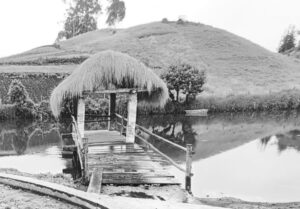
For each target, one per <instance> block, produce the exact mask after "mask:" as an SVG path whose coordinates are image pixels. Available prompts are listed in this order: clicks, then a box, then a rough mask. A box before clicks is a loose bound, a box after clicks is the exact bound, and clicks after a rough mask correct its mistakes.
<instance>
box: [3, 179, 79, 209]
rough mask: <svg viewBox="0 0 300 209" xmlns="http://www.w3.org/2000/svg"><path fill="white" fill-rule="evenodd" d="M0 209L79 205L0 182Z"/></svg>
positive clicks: (71, 208) (54, 208)
mask: <svg viewBox="0 0 300 209" xmlns="http://www.w3.org/2000/svg"><path fill="white" fill-rule="evenodd" d="M0 208H1V209H41V208H43V209H79V207H76V206H73V205H70V204H68V203H65V202H61V201H58V200H56V199H53V198H51V197H47V196H41V195H37V194H33V193H30V192H26V191H23V190H20V189H13V188H11V187H9V186H5V185H2V184H0Z"/></svg>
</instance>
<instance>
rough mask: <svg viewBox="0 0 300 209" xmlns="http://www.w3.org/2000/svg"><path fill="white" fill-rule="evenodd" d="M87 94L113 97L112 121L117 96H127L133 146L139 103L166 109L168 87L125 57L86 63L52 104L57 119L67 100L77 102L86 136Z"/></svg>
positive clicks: (105, 56)
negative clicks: (85, 101)
mask: <svg viewBox="0 0 300 209" xmlns="http://www.w3.org/2000/svg"><path fill="white" fill-rule="evenodd" d="M88 92H94V93H95V92H96V93H105V94H109V95H110V108H109V115H110V116H112V117H113V115H114V113H115V106H116V93H126V94H128V95H129V97H128V98H129V99H128V107H127V110H128V118H127V119H128V123H127V133H126V141H127V142H132V140H133V138H134V128H135V122H136V110H137V99H139V102H140V103H139V104H140V105H143V106H148V107H149V106H152V107H153V106H163V105H164V104H165V103H166V101H167V99H168V89H167V86H166V84H165V83H164V82H163V81H162V80H161V79H160V78H159V77H158V76H157V75H156V74H155V73H154V72H153V71H152V70H150V69H149V68H147V67H146V66H145V65H144V64H142V63H141V62H139V61H138V60H136V59H134V58H133V57H130V56H128V55H126V54H123V53H120V52H114V51H103V52H100V53H97V54H95V55H93V56H92V57H90V58H89V59H88V60H86V61H85V62H83V63H82V64H81V65H80V66H79V67H78V68H77V69H76V70H74V71H73V73H72V74H71V75H70V76H69V77H68V78H66V79H65V80H64V81H63V82H62V83H60V84H59V85H58V86H57V87H56V88H55V89H54V91H53V92H52V95H51V99H50V103H51V109H52V112H53V114H54V115H55V116H56V117H58V116H59V114H60V112H61V106H62V104H63V101H64V100H66V99H74V98H76V99H77V102H78V103H77V104H78V105H77V122H78V126H79V129H80V132H81V135H82V136H83V135H84V113H85V105H84V97H85V95H86V94H87V93H88Z"/></svg>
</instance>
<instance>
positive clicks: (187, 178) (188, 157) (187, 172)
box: [185, 144, 193, 193]
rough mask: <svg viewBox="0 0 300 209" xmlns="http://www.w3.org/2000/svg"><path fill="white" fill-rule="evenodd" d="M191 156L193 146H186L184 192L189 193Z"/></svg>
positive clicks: (190, 189)
mask: <svg viewBox="0 0 300 209" xmlns="http://www.w3.org/2000/svg"><path fill="white" fill-rule="evenodd" d="M192 156H193V146H192V145H191V144H187V145H186V170H185V190H186V191H188V192H189V193H191V192H192V188H191V185H192V183H191V178H192V160H193V159H192Z"/></svg>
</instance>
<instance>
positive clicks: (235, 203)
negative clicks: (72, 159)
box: [0, 169, 300, 209]
mask: <svg viewBox="0 0 300 209" xmlns="http://www.w3.org/2000/svg"><path fill="white" fill-rule="evenodd" d="M0 172H2V173H7V174H13V175H18V176H25V177H30V178H34V179H39V180H42V181H44V182H52V183H56V184H61V185H64V186H67V187H70V188H74V189H76V190H78V191H85V189H86V188H85V187H79V186H78V184H75V183H74V182H73V181H72V179H70V178H69V177H67V176H68V175H65V174H57V175H51V174H36V175H33V174H28V173H23V172H19V171H17V170H15V169H0ZM0 188H3V189H1V193H0V196H1V195H2V196H6V197H7V198H6V199H3V200H2V202H1V201H0V206H2V205H5V206H7V205H8V207H10V205H9V203H10V202H13V199H14V198H13V196H11V194H12V191H13V190H16V191H18V194H20V195H21V197H23V196H25V197H27V196H28V193H30V195H32V196H34V197H40V195H38V194H33V193H35V192H32V191H31V192H29V191H25V190H23V189H21V190H20V189H17V186H16V187H15V186H13V187H11V186H7V185H5V184H2V183H0ZM13 193H14V192H13ZM101 195H104V196H109V197H112V198H118V197H120V198H122V197H124V198H125V197H126V198H128V197H129V198H133V199H132V200H138V199H140V200H147V199H148V200H154V201H161V202H170V203H174V204H176V203H178V204H180V203H181V204H182V203H188V205H190V204H192V205H202V206H212V207H218V208H233V209H254V208H255V209H285V208H290V209H296V208H300V201H299V202H287V203H275V202H274V203H268V202H250V201H244V200H241V199H237V198H234V197H224V198H199V197H193V196H191V195H187V194H185V193H184V192H182V191H175V190H174V188H173V187H171V186H169V187H165V188H163V187H155V186H137V187H131V186H112V185H105V186H103V193H101ZM42 196H43V198H46V199H47V200H46V201H48V200H50V202H51V203H52V204H62V205H63V206H65V205H66V206H68V205H69V203H67V202H65V201H58V200H56V199H55V198H50V197H47V196H44V195H42ZM8 200H9V201H10V202H9V201H8ZM25 202H26V201H25ZM48 205H49V204H48ZM50 205H51V204H50ZM49 208H50V207H49ZM67 208H68V207H67ZM71 208H72V207H71ZM75 208H76V207H75Z"/></svg>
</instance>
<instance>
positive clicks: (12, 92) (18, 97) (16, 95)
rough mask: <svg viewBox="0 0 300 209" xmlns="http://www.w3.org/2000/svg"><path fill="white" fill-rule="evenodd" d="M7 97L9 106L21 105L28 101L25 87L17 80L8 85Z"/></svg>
mask: <svg viewBox="0 0 300 209" xmlns="http://www.w3.org/2000/svg"><path fill="white" fill-rule="evenodd" d="M7 95H8V99H9V102H10V103H11V104H23V103H24V102H25V101H26V100H28V99H29V96H28V92H27V90H26V88H25V86H24V85H23V84H22V83H21V81H19V80H17V79H15V80H12V82H11V83H10V85H9V89H8V93H7Z"/></svg>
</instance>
